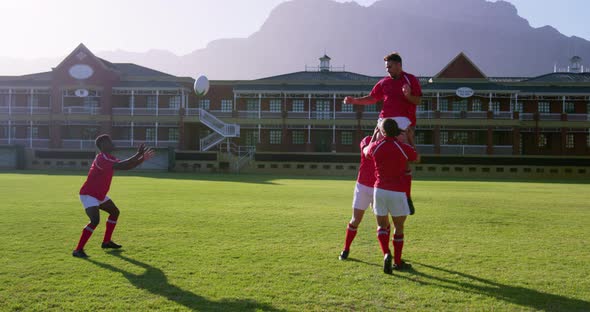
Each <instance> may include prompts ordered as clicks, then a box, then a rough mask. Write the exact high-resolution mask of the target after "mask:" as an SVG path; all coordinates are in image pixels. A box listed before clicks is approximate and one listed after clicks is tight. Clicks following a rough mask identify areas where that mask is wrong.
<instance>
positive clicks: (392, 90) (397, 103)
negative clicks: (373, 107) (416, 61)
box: [370, 71, 422, 126]
mask: <svg viewBox="0 0 590 312" xmlns="http://www.w3.org/2000/svg"><path fill="white" fill-rule="evenodd" d="M404 85H409V86H410V88H411V89H412V92H411V94H412V95H413V96H422V87H421V86H420V81H418V79H417V78H416V77H415V76H414V75H412V74H408V73H406V72H403V71H402V73H401V75H400V78H399V79H393V78H391V77H390V76H387V77H385V78H383V79H381V80H380V81H379V82H377V84H376V85H375V86H374V87H373V90H371V94H370V96H371V97H372V98H374V99H375V100H377V101H383V108H382V109H381V113H380V114H379V118H390V117H407V118H408V119H410V121H411V122H412V126H415V125H416V105H414V104H413V103H412V102H410V100H408V99H407V98H406V96H405V95H404V92H403V91H402V88H403V86H404Z"/></svg>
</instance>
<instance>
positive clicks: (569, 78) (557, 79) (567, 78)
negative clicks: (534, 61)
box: [524, 73, 590, 83]
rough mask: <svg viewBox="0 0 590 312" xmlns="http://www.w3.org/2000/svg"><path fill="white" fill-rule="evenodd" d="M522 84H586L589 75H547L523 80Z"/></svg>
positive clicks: (588, 80) (589, 80)
mask: <svg viewBox="0 0 590 312" xmlns="http://www.w3.org/2000/svg"><path fill="white" fill-rule="evenodd" d="M524 82H543V83H547V82H548V83H552V82H554V83H572V82H588V83H590V73H549V74H545V75H542V76H537V77H534V78H530V79H527V80H525V81H524Z"/></svg>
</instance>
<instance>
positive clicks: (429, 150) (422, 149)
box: [416, 144, 434, 154]
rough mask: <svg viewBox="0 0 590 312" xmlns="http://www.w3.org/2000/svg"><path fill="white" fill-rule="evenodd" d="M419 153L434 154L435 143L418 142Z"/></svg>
mask: <svg viewBox="0 0 590 312" xmlns="http://www.w3.org/2000/svg"><path fill="white" fill-rule="evenodd" d="M416 149H417V150H418V153H419V154H434V145H426V144H416Z"/></svg>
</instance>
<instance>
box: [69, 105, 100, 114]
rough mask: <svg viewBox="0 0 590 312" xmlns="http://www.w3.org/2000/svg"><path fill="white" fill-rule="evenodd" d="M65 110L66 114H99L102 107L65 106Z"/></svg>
mask: <svg viewBox="0 0 590 312" xmlns="http://www.w3.org/2000/svg"><path fill="white" fill-rule="evenodd" d="M63 112H64V114H84V115H98V114H100V107H88V106H66V107H64V108H63Z"/></svg>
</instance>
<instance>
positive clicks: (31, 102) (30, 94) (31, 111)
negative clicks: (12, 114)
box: [29, 89, 34, 115]
mask: <svg viewBox="0 0 590 312" xmlns="http://www.w3.org/2000/svg"><path fill="white" fill-rule="evenodd" d="M33 93H34V91H33V89H31V90H30V91H29V114H31V115H33Z"/></svg>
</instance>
